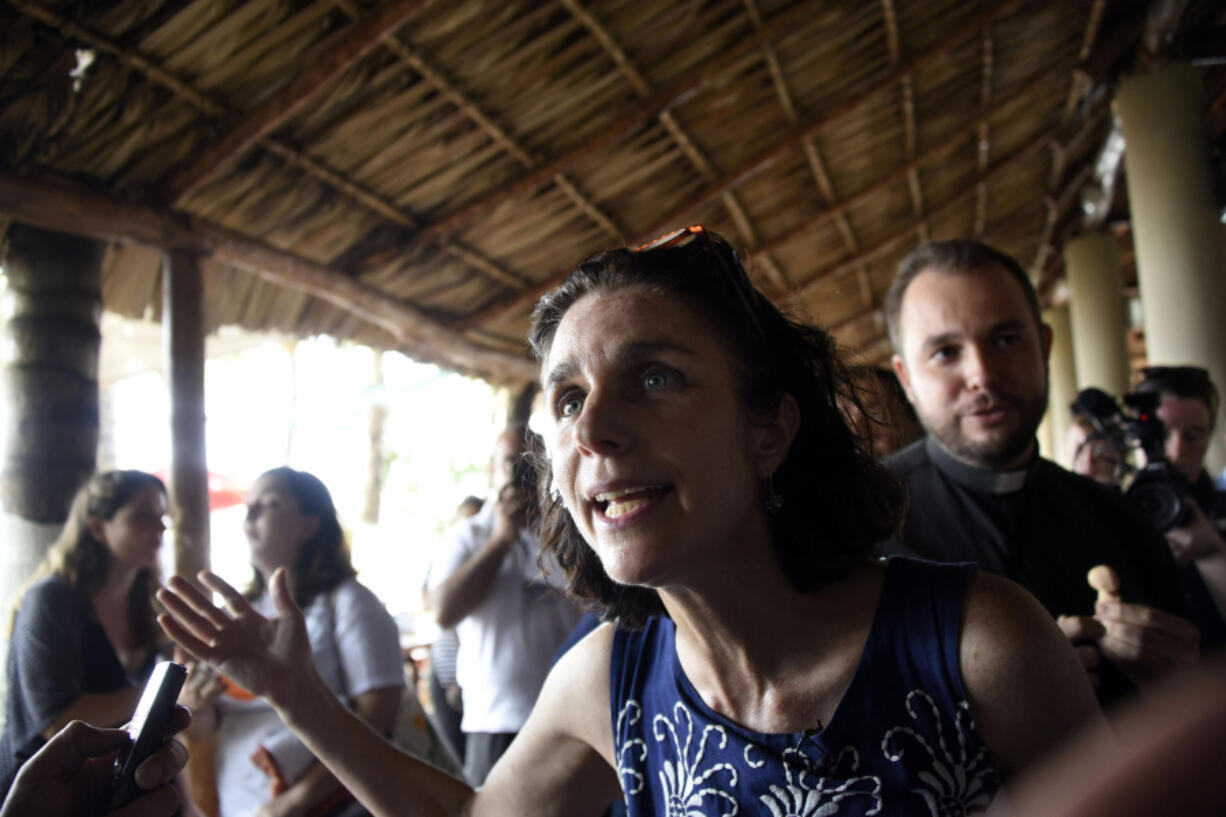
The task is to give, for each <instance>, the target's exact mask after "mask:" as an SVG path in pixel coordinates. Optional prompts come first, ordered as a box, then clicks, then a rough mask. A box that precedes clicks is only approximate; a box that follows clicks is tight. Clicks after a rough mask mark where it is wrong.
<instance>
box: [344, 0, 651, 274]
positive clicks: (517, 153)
mask: <svg viewBox="0 0 1226 817" xmlns="http://www.w3.org/2000/svg"><path fill="white" fill-rule="evenodd" d="M332 3H333V5H335V6H336V7H337V8H339V9H340V10H341V11H343V12H344V13H345V14H347V15H349V16H350V17H351V18H353V19H355V20H360V19H361V17H362V12H361V9H359V8H358V6H357V5H356V4H355V3H353V2H351V0H332ZM383 44H384V45H385V46H386V47H387V48H388V49H389V50H390V51H391V52H392V53H393V54H395V55H396V56H397V58H399V59H400V61H401V62H403V63H404V64H405V65H407V66H409V67H410V68H412V69H413V70H414V71H416V72H417V73H418V74H419V75H421V77H422V78H423V79H424V80H425V81H426V82H428V83H429V84H430V85H432V86H433V87H434V89H435V90H436V91H438V92H439V93H440V94H442V95H443V96H445V97H447V99H448V100H450V102H451V104H453V105H455V107H456V109H457V110H459V111H460V113H461V114H463V115H464V116H465V117H466V118H467V119H468V120H469V121H470V122H472V123H473V124H474V125H476V126H477V128H478V129H479V130H480V131H481V132H482V133H484V134H485V135H486V136H488V137H489V138H490V140H491V141H493V142H494V144H496V145H498V146H499V147H500V148H502V150H503V151H505V152H506V153H508V154H510V156H511V157H512V158H514V159H515V160H516V161H517V162H519V164H520V165H522V166H524V167H527V168H533V167H536V166H537V164H538V161H537V158H536V157H535V156H533V154H532V151H531V150H529V149H528V147H527V146H526V145H524V144H522V143H521V142H520V141H519V140H518V139H516V138H515V137H514V136H512V135H511V134H510V133H509V132H507V130H506V129H505V128H504V127H502V126H501V125H499V124H498V123H497V122H496V121H494V117H493V116H492V115H491V114H489V113H487V112H486V111H485V109H484V108H483V107H482V106H481V105H480V104H479V103H478V102H477V101H476V100H474V99H472V98H471V97H470V96H469V95H468V94H467V93H465V92H464V91H463V90H461V89H460V88H459V86H458V85H456V83H455V82H454V81H453V80H452V79H451V78H450V77H448V76H447V75H446V74H445V73H444V72H443V69H441V68H439V67H438V66H437V65H435V64H434V63H433V62H432V61H431V60H429V59H427V58H426V56H425V55H423V54H422V53H421V52H419V51H418V50H417V49H416V48H414V47H413V46H411V45H409V44H407V43H405V42H404V41H403V40H402V39H401V38H400V37H399V36H397V35H396V34H395V33H393V32H389V33H388V34H386V35H385V36H384V37H383ZM553 181H554V183H555V184H556V185H557V186H558V187H559V189H561V190H562V192H563V193H565V194H566V196H567V197H568V198H570V200H571V201H572V202H573V203H574V205H575V207H577V208H578V209H579V211H580V212H582V213H583V214H584V215H586V216H587V217H588V218H589V219H591V220H592V221H593V222H594V223H595V224H596V225H597V226H598V227H600V228H601V229H602V230H604V231H605V232H606V233H608V234H609V235H610V236H611V237H612V238H614V239H615V240H618V241H624V240H626V238H627V234H626V231H625V230H624V229H623V228H622V227H621V226H620V225H618V224H617V223H616V222H615V221H614V220H613V219H612V218H611V217H610V216H609V215H608V214H607V213H605V212H604V211H603V210H601V209H600V207H599V205H597V204H596V202H595V201H594V200H593V199H592V197H591V196H589V195H587V194H586V193H584V192H582V191H581V190H579V188H578V187H577V186H576V185H575V183H574V182H573V181H571V180H570V179H568V178H567V177H566V176H564V175H563V174H560V173H559V174H558V175H557V176H555V177H554V179H553ZM516 288H517V289H518V288H519V287H516Z"/></svg>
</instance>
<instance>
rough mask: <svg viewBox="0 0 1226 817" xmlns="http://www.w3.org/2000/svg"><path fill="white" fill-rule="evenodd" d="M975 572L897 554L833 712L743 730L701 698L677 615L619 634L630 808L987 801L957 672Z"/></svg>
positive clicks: (780, 810) (621, 724)
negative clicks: (794, 728) (686, 661)
mask: <svg viewBox="0 0 1226 817" xmlns="http://www.w3.org/2000/svg"><path fill="white" fill-rule="evenodd" d="M972 572H973V568H972V567H970V566H966V565H939V564H935V563H932V562H921V561H917V560H912V559H903V558H895V559H891V560H890V561H889V563H888V566H887V567H886V572H885V577H884V584H883V586H882V592H881V602H880V603H879V604H878V607H877V612H876V615H875V616H874V619H873V623H872V627H871V629H870V631H869V636H868V641H867V643H866V644H865V647H864V653H863V654H862V655H861V657H860V663H859V666H858V667H857V669H856V672H855V674H854V675H853V676H852V680H851V684H850V685H849V686H848V688H847V691H846V692H845V693H844V695H843V699H842V700H841V701H840V702H839V705H838V708H837V709H836V710H835V714H834V716H833V719H832V720H831V722H830V723H829V724H826V725H825V727H824V728H822V727H821V725H820V724H814V728H812V729H810V730H808V731H805V732H801V733H797V734H763V733H760V732H754V731H751V730H749V729H745V728H743V727H741V726H739V725H737V724H735V723H733V722H732V721H730V720H728V719H727V718H725V717H723V716H722V715H720V714H719V713H717V712H715V711H714V710H712V709H711V708H710V707H708V706H707V705H706V704H705V703H703V701H702V699H701V697H700V696H699V695H698V692H697V691H696V690H695V689H694V687H693V686H692V685H691V684H690V681H689V679H688V678H686V676H685V673H684V671H683V670H682V669H681V664H680V662H679V661H678V660H677V649H676V642H675V636H676V631H675V628H674V624H673V622H672V620H671V619H669V618H666V617H657V618H653V619H652V620H651V621H649V622H648V624H647V625H646V626H645V627H644V628H643V629H642V630H639V631H636V632H623V631H620V630H619V631H618V632H617V633H616V634H615V636H614V640H613V654H612V672H611V695H612V704H613V741H614V748H615V750H616V753H617V755H616V756H617V764H618V773H619V776H620V778H621V784H622V789H623V791H624V792H625V796H626V807H627V810H628V813H629V815H630V817H638V816H639V815H644V816H645V815H653V816H654V815H658V816H659V817H699V816H700V815H701V816H702V817H732V815H769V817H817V816H818V815H822V816H823V817H824V816H825V815H872V814H881V815H923V817H929V815H932V816H933V817H935V816H936V815H940V817H954V815H962V814H973V813H978V812H981V811H984V810H986V809H987V807H988V805H989V803H990V802H991V800H992V797H993V796H994V795H995V794H996V792H997V790H998V789H999V788H1000V774H999V772H998V770H997V769H996V766H995V764H994V763H993V761H992V759H991V758H990V757H989V756H988V752H987V749H986V747H985V746H984V745H983V741H982V740H981V739H980V738H979V735H978V733H977V732H976V730H975V724H974V720H973V718H972V715H971V711H970V707H969V704H968V703H967V698H966V690H965V689H964V688H963V685H962V673H961V671H960V669H959V661H958V655H959V653H958V642H959V634H960V630H961V615H962V603H963V598H964V596H965V593H966V584H967V581H968V579H969V578H970V575H971V573H972Z"/></svg>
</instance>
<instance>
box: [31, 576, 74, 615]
mask: <svg viewBox="0 0 1226 817" xmlns="http://www.w3.org/2000/svg"><path fill="white" fill-rule="evenodd" d="M80 609H81V602H80V601H79V600H78V599H77V596H76V594H75V593H73V592H72V587H71V586H70V585H69V584H68V582H67V581H65V580H64V579H63V578H62V577H60V576H48V577H46V578H44V579H40V580H38V581H37V582H35V583H34V584H32V585H30V587H29V588H27V589H26V592H25V593H24V594H23V595H22V597H21V612H22V613H30V612H33V611H48V612H51V613H52V614H58V615H62V614H63V613H64V612H65V611H68V610H75V611H79V610H80Z"/></svg>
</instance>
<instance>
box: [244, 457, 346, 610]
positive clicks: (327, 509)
mask: <svg viewBox="0 0 1226 817" xmlns="http://www.w3.org/2000/svg"><path fill="white" fill-rule="evenodd" d="M265 477H271V478H272V479H276V480H278V481H280V482H281V484H282V485H284V486H285V489H286V490H287V491H289V493H290V494H291V495H292V496H293V497H294V499H295V501H297V503H298V510H299V512H301V513H302V514H304V515H306V516H317V517H319V528H318V529H316V531H315V534H314V535H313V536H311V538H310V539H308V540H306V541H305V542H303V543H302V549H301V550H300V551H299V552H298V561H297V562H296V563H295V564H294V565H293V567H291V568H290V571H289V586H290V592H291V594H292V595H293V597H294V602H295V603H297V605H298V606H299V607H301V608H303V609H304V610H305V609H306V608H307V607H308V606H309V605H310V604H311V602H312V601H314V599H315V597H316V596H318V595H320V594H321V593H329V592H331V591H332V590H333V589H334V588H335V587H336V586H337V585H339V584H340V583H341V582H343V581H345V580H346V579H348V578H351V577H353V576H356V575H357V574H358V572H357V571H356V570H354V569H353V562H352V561H351V560H350V557H349V545H348V543H347V542H346V541H345V533H344V531H342V530H341V522H340V519H339V518H337V515H336V506H335V505H334V504H333V503H332V494H331V493H329V492H328V486H326V485H324V484H323V482H322V481H321V480H320V479H319V477H317V476H315V475H314V474H310V473H307V472H306V471H296V470H294V469H293V468H290V467H288V466H282V467H280V468H273V469H272V470H270V471H265V472H264V473H262V474H260V476H259V479H264V478H265ZM252 572H253V574H254V575H253V577H252V580H251V584H249V585H248V586H247V592H246V596H247V598H255V597H256V596H259V595H260V594H261V593H263V592H264V577H263V576H261V575H260V571H258V570H253V571H252Z"/></svg>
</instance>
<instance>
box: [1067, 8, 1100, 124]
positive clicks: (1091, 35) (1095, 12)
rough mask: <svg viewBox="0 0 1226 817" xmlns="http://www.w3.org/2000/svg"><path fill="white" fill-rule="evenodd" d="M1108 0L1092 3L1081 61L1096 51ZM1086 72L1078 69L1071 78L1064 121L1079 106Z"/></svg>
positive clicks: (1084, 35) (1083, 40) (1078, 56)
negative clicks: (1078, 101)
mask: <svg viewBox="0 0 1226 817" xmlns="http://www.w3.org/2000/svg"><path fill="white" fill-rule="evenodd" d="M1106 5H1107V3H1106V0H1094V2H1092V3H1091V4H1090V14H1089V16H1088V18H1087V19H1086V30H1085V33H1084V34H1082V36H1081V51H1080V52H1079V53H1078V54H1077V59H1078V60H1079V61H1080V62H1085V61H1086V60H1088V59H1089V58H1090V55H1091V54H1092V53H1094V43H1095V41H1097V39H1098V29H1099V27H1100V26H1101V25H1102V22H1103V10H1104V9H1105V8H1106ZM1085 80H1086V76H1085V74H1083V73H1081V72H1080V71H1076V72H1074V73H1073V75H1072V76H1071V77H1070V78H1069V88H1068V98H1067V99H1065V102H1064V121H1065V122H1067V121H1068V120H1069V119H1072V117H1073V111H1075V110H1076V108H1077V100H1079V99H1081V95H1082V93H1084V91H1085Z"/></svg>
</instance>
